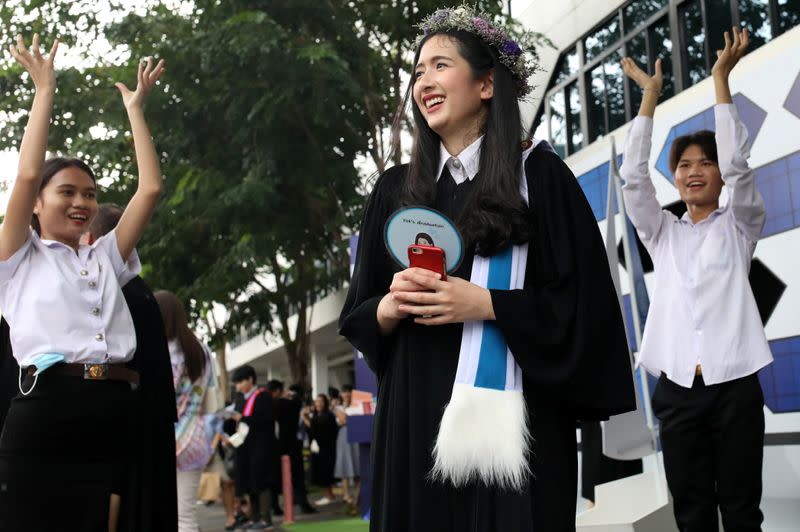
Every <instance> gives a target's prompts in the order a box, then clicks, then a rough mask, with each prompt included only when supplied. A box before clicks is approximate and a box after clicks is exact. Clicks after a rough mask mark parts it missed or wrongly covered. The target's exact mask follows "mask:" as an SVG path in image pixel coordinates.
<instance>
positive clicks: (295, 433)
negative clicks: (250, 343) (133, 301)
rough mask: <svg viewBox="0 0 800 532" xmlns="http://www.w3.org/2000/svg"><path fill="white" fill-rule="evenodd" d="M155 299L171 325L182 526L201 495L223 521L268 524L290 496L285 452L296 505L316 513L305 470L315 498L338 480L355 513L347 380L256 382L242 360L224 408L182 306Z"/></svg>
mask: <svg viewBox="0 0 800 532" xmlns="http://www.w3.org/2000/svg"><path fill="white" fill-rule="evenodd" d="M156 299H157V300H158V301H159V305H160V306H161V308H162V314H163V315H164V321H165V324H167V331H168V334H167V337H168V340H169V347H170V355H171V358H172V367H173V371H174V383H175V392H176V400H177V407H178V423H177V424H176V426H175V427H176V429H175V431H176V454H177V457H178V459H177V478H178V514H179V530H180V532H195V531H197V530H198V526H197V517H196V507H197V504H196V503H197V501H198V500H201V501H204V502H206V503H212V502H216V501H217V500H219V499H221V500H222V504H223V506H224V508H225V514H226V523H225V529H226V530H272V529H273V527H274V524H273V521H272V516H273V515H276V516H280V515H283V512H284V504H286V501H285V500H282V495H283V493H284V491H283V482H284V479H283V475H284V474H285V472H284V471H283V469H282V465H281V459H282V457H283V456H287V457H288V459H289V465H290V468H289V471H290V476H291V485H292V492H293V493H292V500H293V504H295V505H298V506H299V507H300V509H301V511H302V512H304V513H313V512H316V508H315V506H314V505H312V504H311V503H310V502H309V500H308V491H307V489H306V471H307V470H308V471H309V472H310V479H311V482H312V483H313V484H314V485H316V486H318V487H320V488H322V489H323V496H322V497H321V498H320V499H318V500H317V501H316V502H315V505H316V506H325V505H328V504H331V503H332V502H335V501H336V499H337V497H336V495H335V494H334V487H335V486H336V484H337V483H338V481H341V484H342V501H343V502H344V503H345V504H346V505H347V508H348V512H349V513H350V514H351V515H356V514H357V513H358V510H357V502H358V495H359V452H358V444H355V443H350V442H349V441H348V438H347V408H348V407H349V406H350V405H351V401H352V391H353V387H352V386H351V385H344V386H343V387H342V391H341V392H339V390H337V389H336V388H330V389H329V393H328V394H322V393H321V394H318V395H317V396H316V397H315V398H314V400H313V401H310V400H307V396H306V394H305V392H304V390H303V388H302V387H301V386H300V385H297V384H295V385H292V386H290V387H289V388H288V389H286V388H285V387H284V384H283V382H281V381H279V380H270V381H268V382H267V384H266V386H264V387H261V386H259V385H258V382H257V376H256V371H255V369H254V368H253V367H251V366H247V365H245V366H241V367H239V368H237V369H236V370H234V372H233V374H232V381H233V384H234V386H235V394H234V397H233V401H232V402H230V403H229V404H228V406H227V407H225V408H223V406H222V401H221V396H222V393H221V387H220V385H219V383H218V381H217V377H216V375H215V372H214V371H213V363H212V362H211V358H210V350H208V348H207V347H205V346H203V344H202V343H200V342H199V341H197V339H196V338H194V336H193V335H192V336H191V337H189V336H188V335H186V334H185V331H186V329H184V327H185V314H184V313H183V309H182V307H180V302H179V301H177V298H175V296H174V295H173V294H170V293H168V292H158V293H156ZM195 343H196V344H197V345H195ZM198 346H199V347H198ZM196 347H197V349H195V348H196ZM306 457H309V459H308V462H309V463H310V466H309V467H308V468H307V467H306Z"/></svg>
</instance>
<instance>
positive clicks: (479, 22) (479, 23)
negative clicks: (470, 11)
mask: <svg viewBox="0 0 800 532" xmlns="http://www.w3.org/2000/svg"><path fill="white" fill-rule="evenodd" d="M472 25H473V26H475V27H476V28H478V29H479V30H483V31H489V22H488V21H486V20H484V19H482V18H479V17H475V18H473V19H472Z"/></svg>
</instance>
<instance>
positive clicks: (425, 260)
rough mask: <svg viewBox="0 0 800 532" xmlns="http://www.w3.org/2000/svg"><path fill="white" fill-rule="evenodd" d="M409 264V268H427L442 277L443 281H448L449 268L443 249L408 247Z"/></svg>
mask: <svg viewBox="0 0 800 532" xmlns="http://www.w3.org/2000/svg"><path fill="white" fill-rule="evenodd" d="M408 262H409V268H425V269H426V270H430V271H432V272H436V273H438V274H439V275H441V276H442V281H444V280H446V279H447V267H446V262H445V258H444V250H443V249H442V248H437V247H436V246H422V245H417V244H411V245H410V246H408Z"/></svg>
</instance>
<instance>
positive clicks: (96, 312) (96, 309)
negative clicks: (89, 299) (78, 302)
mask: <svg viewBox="0 0 800 532" xmlns="http://www.w3.org/2000/svg"><path fill="white" fill-rule="evenodd" d="M98 314H100V309H99V308H97V307H94V308H93V309H92V315H93V316H97V315H98Z"/></svg>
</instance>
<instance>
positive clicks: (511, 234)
mask: <svg viewBox="0 0 800 532" xmlns="http://www.w3.org/2000/svg"><path fill="white" fill-rule="evenodd" d="M434 35H445V36H447V37H449V38H450V39H451V40H452V41H453V42H454V44H455V45H456V46H457V48H458V51H459V53H460V54H461V56H462V57H463V58H464V59H465V60H466V61H467V63H468V64H469V65H470V68H471V69H472V73H473V75H474V77H475V79H478V78H483V77H484V76H486V75H487V74H488V73H489V71H491V70H493V71H494V91H493V96H492V98H491V99H490V100H488V101H487V102H486V103H485V104H484V105H486V106H487V113H486V120H485V122H484V123H483V124H482V128H481V132H482V133H483V134H484V138H483V142H482V143H481V148H480V150H481V157H480V166H479V170H478V175H479V178H478V179H476V180H475V183H474V184H473V185H472V187H473V188H472V192H471V193H470V194H469V196H468V197H467V199H466V204H465V205H463V206H462V208H461V213H462V214H461V216H460V217H459V219H458V220H456V223H457V224H458V227H459V229H460V230H461V233H462V236H463V237H464V240H465V242H466V243H467V244H468V245H470V246H473V247H475V250H476V252H477V253H478V254H480V255H482V256H489V255H492V254H494V253H495V252H497V251H498V250H500V249H502V248H504V247H506V246H508V245H509V244H522V243H524V242H527V241H528V240H529V239H530V224H529V219H528V218H529V210H528V207H527V205H526V204H525V202H524V201H523V199H522V196H521V195H520V192H519V180H520V164H521V160H522V147H521V141H522V138H523V127H522V118H521V116H520V111H519V104H518V103H517V97H518V92H517V86H516V83H515V82H514V79H513V77H512V75H511V72H510V71H509V70H508V68H507V67H505V66H504V65H503V64H502V63H501V62H500V60H499V58H498V55H497V52H496V51H495V50H493V49H492V48H491V47H490V46H488V45H487V44H486V43H485V42H483V41H482V40H481V39H480V38H479V37H477V36H475V35H473V34H472V33H469V32H466V31H461V30H456V31H447V32H440V33H431V34H430V35H428V36H426V37H425V39H423V40H422V41H421V42H420V44H419V46H418V47H417V50H416V53H415V54H414V63H412V64H414V65H416V64H417V62H418V61H419V56H420V52H421V50H422V46H423V45H424V44H425V43H426V42H427V41H428V40H429V39H430V38H431V37H433V36H434ZM414 83H415V77H414V76H411V81H410V82H409V85H408V88H407V90H406V95H405V98H404V101H403V104H402V107H401V110H400V112H403V110H404V109H405V108H406V106H407V105H408V104H409V101H410V102H411V109H412V114H413V117H414V131H413V139H414V141H413V142H414V145H413V149H412V153H411V162H410V165H409V169H408V174H407V178H406V180H405V183H404V185H403V190H402V193H401V202H402V203H403V204H404V205H414V204H423V205H430V204H432V203H433V200H434V196H435V189H436V175H435V173H436V170H437V168H438V163H439V153H440V152H439V144H440V141H441V139H440V137H439V135H437V134H436V133H435V132H434V131H433V130H432V129H431V128H430V127H429V126H428V123H427V122H426V121H425V118H424V116H423V115H422V112H421V111H420V110H419V109H418V108H417V105H416V103H414V101H413V98H412V94H413V89H414ZM399 125H400V122H399V121H396V122H395V128H397V127H399Z"/></svg>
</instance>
